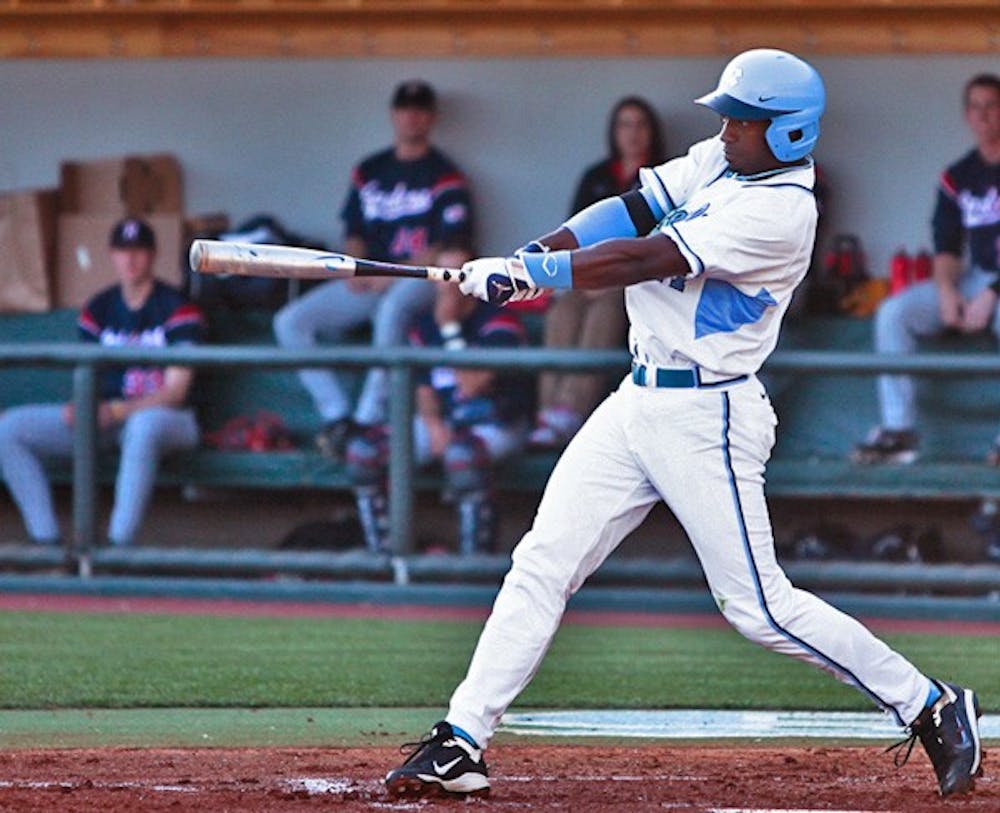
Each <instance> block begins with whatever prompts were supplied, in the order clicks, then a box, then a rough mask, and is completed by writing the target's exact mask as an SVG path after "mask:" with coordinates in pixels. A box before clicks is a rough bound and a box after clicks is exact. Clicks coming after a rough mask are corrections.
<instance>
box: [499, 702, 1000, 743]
mask: <svg viewBox="0 0 1000 813" xmlns="http://www.w3.org/2000/svg"><path fill="white" fill-rule="evenodd" d="M979 727H980V732H981V734H982V736H983V738H984V739H1000V715H995V714H988V715H986V716H984V717H983V718H982V719H981V720H980V722H979ZM498 731H500V732H502V733H506V734H517V735H522V736H545V737H559V736H565V737H626V738H627V737H635V738H650V739H724V738H735V739H744V738H746V739H771V738H774V739H779V738H800V737H806V738H819V739H852V740H892V739H898V738H899V736H900V728H899V727H898V726H897V725H896V724H895V722H894V721H893V720H892V718H891V717H890V716H889V715H887V714H883V713H881V712H878V711H710V710H700V709H672V710H648V711H642V710H635V709H628V710H618V711H616V710H613V709H606V710H602V711H586V710H580V711H570V710H561V711H533V712H524V713H520V712H517V713H514V712H511V713H507V714H505V715H504V716H503V718H502V719H501V721H500V727H499V729H498Z"/></svg>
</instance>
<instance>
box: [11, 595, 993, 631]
mask: <svg viewBox="0 0 1000 813" xmlns="http://www.w3.org/2000/svg"><path fill="white" fill-rule="evenodd" d="M0 610H21V611H30V612H63V613H149V614H157V615H220V616H234V617H247V618H256V617H259V618H386V619H394V620H401V621H483V620H485V619H486V616H487V614H488V612H489V610H488V608H485V607H437V606H429V605H385V604H334V603H327V602H307V601H241V600H237V599H190V598H170V597H163V598H154V597H145V596H143V597H134V598H125V597H104V596H75V595H49V594H39V593H8V594H5V595H0ZM862 620H863V621H864V623H865V624H866V625H868V626H869V627H871V628H872V629H874V630H879V631H882V632H899V633H907V632H913V633H926V634H942V635H1000V623H998V622H992V621H936V620H932V619H907V618H865V619H862ZM565 621H566V623H569V624H583V625H591V626H603V627H615V626H620V627H669V628H673V629H705V628H724V627H726V626H727V624H726V621H725V620H724V619H723V618H722V616H720V615H706V614H694V613H687V614H685V613H640V612H619V611H607V612H601V611H595V610H571V611H569V612H567V613H566V618H565Z"/></svg>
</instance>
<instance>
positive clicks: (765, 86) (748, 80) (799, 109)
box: [695, 48, 826, 161]
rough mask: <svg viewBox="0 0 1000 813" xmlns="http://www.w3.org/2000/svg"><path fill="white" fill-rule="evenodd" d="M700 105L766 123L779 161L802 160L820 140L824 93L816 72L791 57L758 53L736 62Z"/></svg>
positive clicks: (759, 50) (769, 51) (760, 50)
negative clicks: (765, 120)
mask: <svg viewBox="0 0 1000 813" xmlns="http://www.w3.org/2000/svg"><path fill="white" fill-rule="evenodd" d="M695 102H697V103H698V104H703V105H705V107H710V108H711V109H712V110H714V111H715V112H716V113H718V114H719V115H720V116H726V117H727V118H732V119H741V120H743V121H761V120H763V119H770V120H771V126H770V127H768V128H767V132H766V133H765V137H766V138H767V144H768V146H769V147H770V148H771V152H772V153H774V157H775V158H777V159H778V160H779V161H797V160H799V159H800V158H804V157H805V156H807V155H808V154H809V153H810V152H812V150H813V147H815V146H816V141H817V140H818V139H819V117H820V116H822V115H823V110H824V108H825V107H826V90H825V89H824V87H823V80H822V78H820V75H819V73H817V72H816V69H815V68H813V67H812V65H810V64H809V63H808V62H805V61H803V60H801V59H799V58H798V57H797V56H795V55H794V54H789V53H787V52H785V51H778V50H775V49H773V48H757V49H754V50H752V51H745V52H744V53H742V54H740V55H739V56H737V57H734V58H733V59H732V60H731V61H730V63H729V64H728V65H726V68H725V70H724V71H723V72H722V76H721V77H720V79H719V86H718V87H717V88H716V89H715V90H713V91H712V92H711V93H706V94H705V95H704V96H702V97H701V98H699V99H695Z"/></svg>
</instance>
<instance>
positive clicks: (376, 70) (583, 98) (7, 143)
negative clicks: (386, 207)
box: [0, 57, 996, 274]
mask: <svg viewBox="0 0 1000 813" xmlns="http://www.w3.org/2000/svg"><path fill="white" fill-rule="evenodd" d="M814 61H815V64H816V66H817V67H818V68H819V69H820V70H821V71H822V72H823V74H824V76H825V78H826V81H827V85H828V91H829V97H830V103H829V110H828V113H827V116H826V118H825V119H824V124H823V127H824V134H823V137H822V139H821V141H820V149H819V150H818V152H817V157H818V158H819V160H820V161H821V162H822V164H823V165H824V166H825V168H826V169H827V171H828V174H829V176H830V179H831V183H832V187H833V198H832V203H831V225H832V228H833V229H834V230H837V231H841V230H843V231H851V232H856V233H857V234H859V235H860V236H861V238H862V241H863V244H864V245H865V247H866V248H867V250H868V253H869V256H870V259H871V266H872V269H873V271H874V272H875V273H877V274H883V273H885V268H886V264H887V261H888V257H889V255H890V254H891V253H892V251H893V249H894V248H895V246H897V245H900V244H905V245H907V246H909V247H911V248H916V247H918V246H920V245H924V244H927V243H928V242H929V227H928V220H929V218H930V213H931V207H932V203H933V194H934V186H935V183H936V179H937V175H938V173H939V172H940V170H941V168H942V166H943V165H944V164H946V163H948V162H950V161H952V160H954V159H955V158H956V157H957V156H958V155H959V154H961V153H962V152H963V151H964V150H966V149H967V148H968V146H969V140H968V137H967V133H966V131H965V128H964V125H963V123H962V120H961V116H960V102H959V97H960V92H961V87H962V84H963V82H964V81H965V79H966V78H968V77H969V76H970V75H971V74H973V73H974V72H977V71H980V70H983V69H986V68H990V67H992V68H995V67H996V66H995V65H993V66H990V65H987V64H985V62H984V60H983V59H978V58H973V57H877V58H847V57H837V58H832V57H831V58H817V59H815V60H814ZM722 64H723V60H720V59H716V58H697V59H694V58H677V59H635V60H630V61H627V62H623V61H613V60H605V59H592V60H584V59H553V60H537V59H491V60H486V59H470V60H467V61H456V60H427V61H403V60H356V61H355V60H329V61H326V60H322V61H321V60H287V61H284V60H283V61H279V60H187V61H173V60H151V61H114V60H107V61H33V60H31V61H0V190H6V189H14V188H24V187H33V186H46V185H54V184H56V183H57V179H58V168H59V162H60V161H61V160H63V159H67V158H93V157H100V156H105V155H112V154H117V153H121V152H127V151H129V152H150V151H160V150H169V151H173V152H175V153H177V154H178V155H179V156H180V158H181V160H182V161H183V164H184V169H185V174H186V200H187V210H188V212H189V213H196V212H207V211H217V210H224V211H228V212H229V213H230V214H231V216H232V218H233V220H234V222H238V221H239V220H241V219H242V218H245V217H248V216H250V215H252V214H254V213H257V212H261V211H266V212H271V213H273V214H275V215H277V216H278V217H279V218H281V219H282V220H283V221H284V222H285V223H286V224H287V225H288V226H289V227H290V228H293V229H295V230H298V231H301V232H305V233H306V234H308V235H311V236H315V237H318V238H322V239H324V240H327V241H328V242H331V243H334V242H336V241H337V240H338V239H339V233H340V229H339V222H338V220H337V214H338V211H339V208H340V205H341V202H342V200H343V195H344V190H345V187H346V180H347V175H348V172H349V170H350V167H351V165H352V164H353V163H354V162H355V161H356V160H357V159H358V158H359V157H360V156H361V155H363V154H366V153H368V152H371V151H372V150H374V149H376V148H379V147H382V146H384V145H385V144H386V143H388V141H389V139H390V137H391V134H390V130H389V125H388V116H387V100H388V97H389V94H390V92H391V90H392V88H393V86H394V85H395V83H396V82H397V81H398V80H399V79H401V78H406V77H410V76H421V77H425V78H427V79H429V80H430V81H431V82H433V83H434V84H435V85H436V86H437V87H438V89H439V91H440V93H441V95H442V99H443V115H442V120H441V125H440V128H439V131H438V138H437V141H438V143H439V144H440V145H441V146H443V147H444V148H445V149H446V150H447V151H448V152H450V153H451V154H452V156H453V157H454V158H455V159H456V160H457V161H458V162H459V163H460V164H461V165H462V167H463V168H464V169H465V170H466V172H467V173H468V175H469V176H470V178H471V179H472V181H473V183H474V186H475V195H476V201H477V204H478V208H479V216H480V249H481V251H482V253H498V252H504V251H507V250H509V249H510V248H512V247H513V246H515V245H517V244H519V243H521V242H523V241H525V240H527V239H529V238H531V237H533V236H535V235H537V234H539V233H541V232H543V231H545V230H547V229H548V228H550V227H551V226H553V225H555V224H557V223H558V222H559V221H560V220H561V219H562V218H563V217H564V216H565V214H566V208H567V206H568V205H569V200H570V196H571V194H572V190H573V187H574V185H575V183H576V180H577V178H578V177H579V173H580V171H581V169H582V168H583V167H584V166H585V165H586V164H588V163H590V162H592V161H593V160H596V159H597V158H598V157H600V155H601V154H602V151H603V145H604V131H605V126H606V115H607V111H608V109H609V108H610V106H611V105H612V104H613V103H614V101H615V100H616V99H617V98H619V97H620V96H622V95H624V94H627V93H640V94H642V95H644V96H646V97H647V98H648V99H649V100H650V101H651V102H652V103H653V104H654V105H655V107H656V108H657V109H658V110H659V111H660V113H661V114H662V117H663V119H664V122H665V126H666V132H667V135H668V142H669V146H670V149H671V151H672V152H673V153H677V152H681V151H683V150H684V149H686V147H687V145H688V144H689V143H690V142H691V141H693V140H696V139H700V138H703V137H706V136H708V135H711V134H712V133H713V132H715V131H716V130H717V126H718V122H717V119H716V118H715V116H714V115H713V114H711V113H709V112H708V111H704V110H702V109H700V108H698V107H696V106H695V105H693V104H692V103H691V99H692V98H693V97H694V96H695V95H698V94H700V93H702V92H704V91H706V90H708V89H710V88H712V87H713V86H714V84H715V81H716V79H717V76H718V73H719V71H720V69H721V67H722ZM831 233H832V232H831Z"/></svg>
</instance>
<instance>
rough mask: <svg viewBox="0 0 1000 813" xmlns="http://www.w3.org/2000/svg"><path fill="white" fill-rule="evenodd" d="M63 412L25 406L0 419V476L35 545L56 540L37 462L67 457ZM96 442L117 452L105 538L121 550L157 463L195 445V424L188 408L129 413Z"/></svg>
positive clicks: (69, 447)
mask: <svg viewBox="0 0 1000 813" xmlns="http://www.w3.org/2000/svg"><path fill="white" fill-rule="evenodd" d="M64 411H65V405H64V404H27V405H25V406H18V407H12V408H10V409H8V410H7V411H6V412H4V413H3V415H2V416H0V473H2V474H3V478H4V480H5V481H6V482H7V487H8V488H9V489H10V493H11V496H12V497H13V498H14V502H15V503H16V504H17V507H18V508H19V509H20V511H21V516H22V517H23V519H24V524H25V525H26V526H27V529H28V534H29V536H30V537H31V538H32V539H33V540H35V541H39V542H53V541H55V540H57V539H58V538H59V524H58V521H57V520H56V513H55V509H54V507H53V501H52V489H51V486H50V485H49V480H48V477H47V476H46V474H45V469H44V467H43V460H44V459H46V458H60V457H63V458H65V457H72V455H73V427H72V425H71V424H69V423H67V422H66V419H65V416H64ZM98 443H99V446H100V448H102V449H107V448H111V447H113V446H114V445H115V444H117V445H119V446H120V447H121V461H120V463H119V466H118V476H117V478H116V479H115V499H114V507H113V509H112V513H111V521H110V524H109V528H108V537H109V539H110V541H111V542H112V543H114V544H125V545H127V544H130V543H131V542H132V541H133V540H134V539H135V537H136V535H137V533H138V531H139V526H140V524H141V523H142V518H143V516H144V514H145V513H146V506H147V505H148V504H149V498H150V495H151V494H152V491H153V486H154V484H155V481H156V469H157V467H158V465H159V462H160V458H161V457H162V456H163V455H164V454H167V453H169V452H172V451H177V450H181V449H192V448H194V447H195V446H197V444H198V423H197V421H196V419H195V416H194V411H193V410H191V409H173V408H170V407H150V408H149V409H142V410H139V411H138V412H135V413H133V414H132V415H130V416H129V417H128V419H127V420H126V421H125V423H124V424H123V425H122V426H120V427H114V428H111V429H105V430H101V431H99V432H98Z"/></svg>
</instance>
